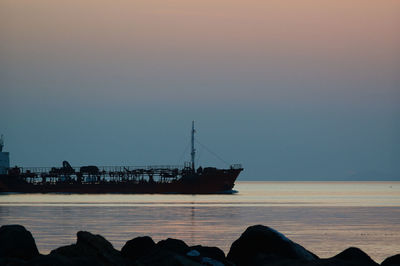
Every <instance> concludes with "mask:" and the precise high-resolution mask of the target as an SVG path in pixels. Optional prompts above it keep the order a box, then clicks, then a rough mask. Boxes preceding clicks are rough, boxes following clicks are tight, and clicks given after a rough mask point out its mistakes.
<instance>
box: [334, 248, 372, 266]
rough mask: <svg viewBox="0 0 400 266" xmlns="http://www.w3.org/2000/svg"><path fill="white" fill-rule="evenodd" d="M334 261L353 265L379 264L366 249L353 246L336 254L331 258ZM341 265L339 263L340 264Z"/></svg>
mask: <svg viewBox="0 0 400 266" xmlns="http://www.w3.org/2000/svg"><path fill="white" fill-rule="evenodd" d="M331 260H332V261H338V262H340V263H342V264H345V263H346V264H351V265H353V264H354V265H365V266H377V265H378V264H377V263H376V262H375V261H373V260H372V259H371V257H370V256H368V255H367V253H365V252H364V251H362V250H361V249H359V248H355V247H351V248H348V249H345V250H344V251H342V252H340V253H339V254H337V255H336V256H334V257H332V258H331ZM338 265H339V264H338Z"/></svg>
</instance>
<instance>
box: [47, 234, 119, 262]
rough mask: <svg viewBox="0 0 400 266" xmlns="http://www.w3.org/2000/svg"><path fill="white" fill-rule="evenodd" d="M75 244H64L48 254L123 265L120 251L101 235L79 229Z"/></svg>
mask: <svg viewBox="0 0 400 266" xmlns="http://www.w3.org/2000/svg"><path fill="white" fill-rule="evenodd" d="M77 237H78V239H77V241H76V244H73V245H69V246H64V247H60V248H57V249H55V250H53V251H51V253H50V254H53V255H54V254H56V255H61V256H64V257H67V258H75V259H86V260H88V261H91V262H93V263H95V264H97V265H125V264H126V262H125V260H124V259H123V258H122V256H121V254H120V252H119V251H118V250H116V249H114V247H113V246H112V244H111V243H110V242H108V241H107V240H106V239H105V238H104V237H102V236H101V235H93V234H91V233H89V232H83V231H79V232H78V233H77Z"/></svg>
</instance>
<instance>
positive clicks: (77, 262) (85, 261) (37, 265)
mask: <svg viewBox="0 0 400 266" xmlns="http://www.w3.org/2000/svg"><path fill="white" fill-rule="evenodd" d="M29 265H32V266H55V265H57V266H95V265H98V264H97V263H96V261H94V260H90V259H89V258H85V257H80V258H67V257H65V256H62V255H59V254H49V255H41V256H38V257H35V258H34V259H32V260H30V261H29Z"/></svg>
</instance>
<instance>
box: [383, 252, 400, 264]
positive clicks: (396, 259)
mask: <svg viewBox="0 0 400 266" xmlns="http://www.w3.org/2000/svg"><path fill="white" fill-rule="evenodd" d="M381 266H400V254H397V255H394V256H391V257H389V258H387V259H385V260H384V261H383V262H382V263H381Z"/></svg>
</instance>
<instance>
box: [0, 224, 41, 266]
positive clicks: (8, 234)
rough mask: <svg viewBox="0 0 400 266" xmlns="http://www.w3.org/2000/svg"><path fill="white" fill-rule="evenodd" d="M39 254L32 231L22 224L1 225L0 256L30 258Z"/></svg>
mask: <svg viewBox="0 0 400 266" xmlns="http://www.w3.org/2000/svg"><path fill="white" fill-rule="evenodd" d="M38 255H39V251H38V249H37V247H36V243H35V240H34V239H33V237H32V234H31V232H29V231H27V230H26V229H25V227H23V226H22V225H3V226H2V227H0V258H2V257H3V258H18V259H23V260H30V259H32V258H34V257H36V256H38Z"/></svg>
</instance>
